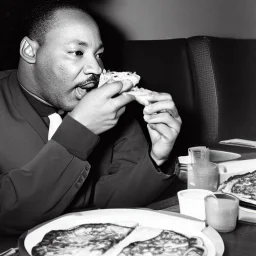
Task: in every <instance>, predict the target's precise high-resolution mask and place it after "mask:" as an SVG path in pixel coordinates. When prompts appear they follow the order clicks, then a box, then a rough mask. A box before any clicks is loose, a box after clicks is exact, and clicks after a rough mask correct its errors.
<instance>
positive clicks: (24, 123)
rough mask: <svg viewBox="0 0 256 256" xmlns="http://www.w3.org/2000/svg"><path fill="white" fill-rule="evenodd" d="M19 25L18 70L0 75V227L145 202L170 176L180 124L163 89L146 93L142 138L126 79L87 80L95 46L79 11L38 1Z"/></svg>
mask: <svg viewBox="0 0 256 256" xmlns="http://www.w3.org/2000/svg"><path fill="white" fill-rule="evenodd" d="M25 25H26V26H24V28H25V34H24V37H23V39H22V41H21V44H20V61H19V66H18V69H17V70H14V71H11V72H10V73H8V74H6V75H5V76H4V77H3V78H2V79H1V80H0V109H1V110H0V111H1V114H0V119H1V120H0V123H1V133H0V137H1V139H0V140H1V144H0V175H1V176H0V234H21V233H22V232H24V231H25V230H27V229H30V228H32V227H34V226H35V225H37V224H39V223H42V222H44V221H47V220H50V219H52V218H55V217H57V216H59V215H61V214H63V213H66V212H71V211H76V210H84V209H87V208H90V207H92V206H94V207H98V208H113V207H140V206H145V205H147V204H149V203H151V202H152V200H154V199H155V198H156V197H157V196H158V195H159V194H161V192H163V191H164V190H165V189H166V188H167V187H168V186H170V185H171V183H172V181H173V178H174V174H173V170H172V169H170V168H164V167H163V166H164V163H166V161H167V160H168V158H169V156H170V154H171V151H172V148H173V145H174V143H175V140H176V138H177V136H178V134H179V131H180V127H181V118H180V116H179V114H178V111H177V109H176V107H175V104H174V102H173V100H172V97H171V96H170V95H169V94H167V93H152V94H150V95H149V96H148V97H147V101H148V102H149V104H148V105H147V106H145V108H144V110H143V113H144V119H145V122H146V124H147V129H148V131H149V135H150V139H151V143H150V145H148V143H147V141H146V139H145V137H144V135H143V132H142V130H141V128H140V126H139V124H138V123H137V121H136V120H135V119H134V118H133V117H132V116H131V115H130V114H129V113H128V112H127V111H126V112H125V108H126V105H127V104H128V103H130V102H131V101H134V100H135V96H133V95H131V94H129V93H124V92H128V91H129V90H130V89H131V88H132V87H133V84H132V82H131V83H129V82H128V83H127V82H126V83H122V82H120V81H114V82H108V83H105V84H103V85H102V86H101V87H97V86H98V80H99V76H100V74H101V73H102V71H103V68H104V67H103V63H102V54H103V51H104V48H103V42H102V40H101V37H100V32H99V28H98V26H97V24H96V22H95V21H94V19H93V18H92V17H91V16H90V15H89V14H88V13H87V12H86V11H84V10H83V9H82V8H80V7H79V6H77V5H75V4H74V3H68V4H66V3H65V2H63V1H56V2H54V1H50V2H49V3H47V2H42V3H40V6H38V7H37V8H35V9H34V10H33V11H32V12H31V13H30V15H29V16H28V17H27V20H26V23H25ZM56 122H59V126H58V128H56V127H54V125H55V124H56ZM48 132H49V134H48Z"/></svg>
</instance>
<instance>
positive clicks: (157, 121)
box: [143, 93, 182, 166]
mask: <svg viewBox="0 0 256 256" xmlns="http://www.w3.org/2000/svg"><path fill="white" fill-rule="evenodd" d="M143 114H144V120H145V121H146V122H147V128H148V131H149V135H150V138H151V142H152V148H151V152H150V155H151V157H152V159H153V160H154V161H155V163H156V164H157V165H158V166H160V165H162V164H163V163H164V162H165V161H166V160H167V159H168V157H169V154H170V152H171V150H172V148H173V146H174V143H175V140H176V138H177V136H178V134H179V132H180V128H181V124H182V121H181V118H180V116H179V113H178V111H177V108H176V106H175V103H174V102H173V100H172V97H171V95H170V94H168V93H155V94H153V95H152V99H150V104H149V105H147V106H146V107H145V108H144V110H143Z"/></svg>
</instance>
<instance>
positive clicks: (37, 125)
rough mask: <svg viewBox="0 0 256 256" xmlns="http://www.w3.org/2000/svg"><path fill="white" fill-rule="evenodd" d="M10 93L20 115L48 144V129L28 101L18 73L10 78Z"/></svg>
mask: <svg viewBox="0 0 256 256" xmlns="http://www.w3.org/2000/svg"><path fill="white" fill-rule="evenodd" d="M9 79H10V82H9V84H10V91H11V94H12V98H13V103H14V105H15V107H16V108H17V110H18V111H19V112H20V114H21V115H22V116H23V117H24V118H25V119H26V120H27V121H28V123H29V124H30V125H31V127H32V128H33V129H34V130H35V131H36V132H37V133H38V135H39V136H40V137H41V139H42V140H43V141H44V143H47V141H48V140H47V135H48V128H47V126H46V124H45V123H44V121H43V120H42V118H41V117H40V116H39V115H38V113H37V112H36V111H35V110H34V108H33V107H32V106H31V104H30V103H29V102H28V101H27V99H26V97H25V95H24V94H23V92H22V89H21V87H20V85H19V83H18V80H17V72H13V73H12V74H11V75H10V77H9Z"/></svg>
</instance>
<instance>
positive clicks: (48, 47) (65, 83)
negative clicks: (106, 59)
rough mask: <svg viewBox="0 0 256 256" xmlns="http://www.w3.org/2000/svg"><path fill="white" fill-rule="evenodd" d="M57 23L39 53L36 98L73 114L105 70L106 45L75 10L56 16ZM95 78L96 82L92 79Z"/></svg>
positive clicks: (93, 26)
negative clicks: (104, 46) (103, 58)
mask: <svg viewBox="0 0 256 256" xmlns="http://www.w3.org/2000/svg"><path fill="white" fill-rule="evenodd" d="M56 17H57V21H56V23H54V26H53V28H51V29H50V30H49V32H47V34H46V38H45V42H44V43H43V45H42V46H40V47H39V48H38V50H37V54H36V63H35V64H34V67H33V68H34V78H35V81H36V86H37V90H38V91H37V94H38V96H39V97H41V98H42V99H44V100H46V101H47V102H49V103H50V104H52V105H53V106H55V107H57V108H61V109H63V110H65V111H71V110H72V109H73V108H74V107H75V106H76V104H77V103H78V102H79V100H81V99H82V98H83V96H84V95H85V94H86V93H87V92H88V90H90V88H91V87H95V86H96V85H97V81H96V80H95V78H94V77H95V76H93V75H97V76H98V75H100V73H101V72H102V69H103V63H102V59H101V56H102V53H103V45H102V41H101V38H100V33H99V30H98V27H97V25H96V24H95V22H94V21H93V20H91V19H90V18H89V17H88V16H87V15H86V14H84V13H82V12H80V11H75V10H61V11H58V12H57V13H56ZM93 78H94V79H93Z"/></svg>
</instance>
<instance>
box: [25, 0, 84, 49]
mask: <svg viewBox="0 0 256 256" xmlns="http://www.w3.org/2000/svg"><path fill="white" fill-rule="evenodd" d="M65 9H73V10H79V11H82V12H84V13H86V14H88V15H89V13H88V11H87V10H86V7H85V6H84V5H82V4H81V2H80V1H76V0H45V1H40V3H39V4H38V3H37V4H35V5H34V6H33V7H32V8H31V9H30V10H29V12H28V13H27V14H26V15H25V17H24V19H23V22H22V36H23V37H24V36H28V37H29V38H30V39H32V40H36V41H37V42H38V43H39V45H42V44H43V43H44V40H45V34H46V33H47V32H48V31H49V30H50V29H51V27H52V26H53V25H54V20H55V13H56V11H58V10H65Z"/></svg>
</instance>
